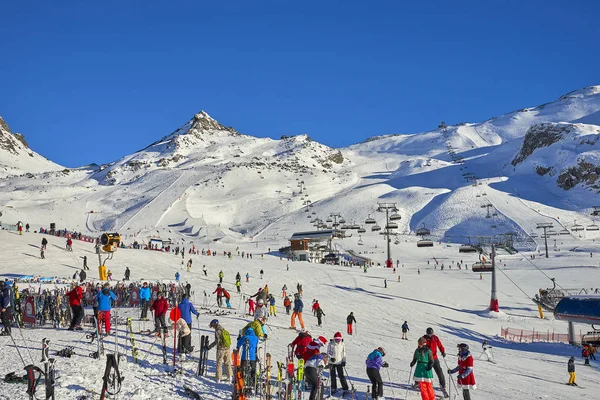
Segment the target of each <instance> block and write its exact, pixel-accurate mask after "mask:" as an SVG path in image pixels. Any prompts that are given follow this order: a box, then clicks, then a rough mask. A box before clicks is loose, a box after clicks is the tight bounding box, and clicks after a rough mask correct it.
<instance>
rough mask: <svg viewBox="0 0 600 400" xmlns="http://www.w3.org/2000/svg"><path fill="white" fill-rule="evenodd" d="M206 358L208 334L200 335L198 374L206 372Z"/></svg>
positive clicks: (201, 374)
mask: <svg viewBox="0 0 600 400" xmlns="http://www.w3.org/2000/svg"><path fill="white" fill-rule="evenodd" d="M207 358H208V335H202V336H200V357H198V372H197V375H198V376H203V375H204V374H205V373H206V359H207Z"/></svg>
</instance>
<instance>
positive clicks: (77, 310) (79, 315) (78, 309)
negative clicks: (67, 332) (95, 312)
mask: <svg viewBox="0 0 600 400" xmlns="http://www.w3.org/2000/svg"><path fill="white" fill-rule="evenodd" d="M71 314H72V315H73V316H72V317H71V325H69V329H71V330H73V329H75V328H76V327H78V326H79V325H81V321H83V307H82V306H81V305H78V306H71Z"/></svg>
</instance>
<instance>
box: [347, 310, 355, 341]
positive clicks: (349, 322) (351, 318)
mask: <svg viewBox="0 0 600 400" xmlns="http://www.w3.org/2000/svg"><path fill="white" fill-rule="evenodd" d="M352 323H356V318H354V311H353V312H351V313H350V314H349V315H348V316H347V317H346V324H347V326H348V335H352Z"/></svg>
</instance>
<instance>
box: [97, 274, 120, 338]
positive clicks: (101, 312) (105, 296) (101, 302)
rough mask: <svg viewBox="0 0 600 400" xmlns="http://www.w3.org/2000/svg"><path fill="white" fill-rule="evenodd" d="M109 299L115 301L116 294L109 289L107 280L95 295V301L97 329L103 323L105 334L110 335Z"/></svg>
mask: <svg viewBox="0 0 600 400" xmlns="http://www.w3.org/2000/svg"><path fill="white" fill-rule="evenodd" d="M111 300H114V301H117V296H115V294H114V293H113V292H112V290H110V285H109V284H108V282H107V283H105V284H104V287H103V288H102V290H101V291H100V292H99V293H98V294H97V295H96V301H97V302H98V331H100V326H101V325H102V323H104V329H105V332H106V335H110V310H111V308H112V306H111Z"/></svg>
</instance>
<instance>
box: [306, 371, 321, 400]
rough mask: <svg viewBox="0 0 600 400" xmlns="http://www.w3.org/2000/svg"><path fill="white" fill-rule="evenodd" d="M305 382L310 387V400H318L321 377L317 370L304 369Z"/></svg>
mask: <svg viewBox="0 0 600 400" xmlns="http://www.w3.org/2000/svg"><path fill="white" fill-rule="evenodd" d="M304 380H305V381H306V382H307V383H308V384H309V385H310V397H309V398H308V399H309V400H316V399H317V391H318V390H319V375H318V374H317V369H316V368H310V367H309V368H304Z"/></svg>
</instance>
